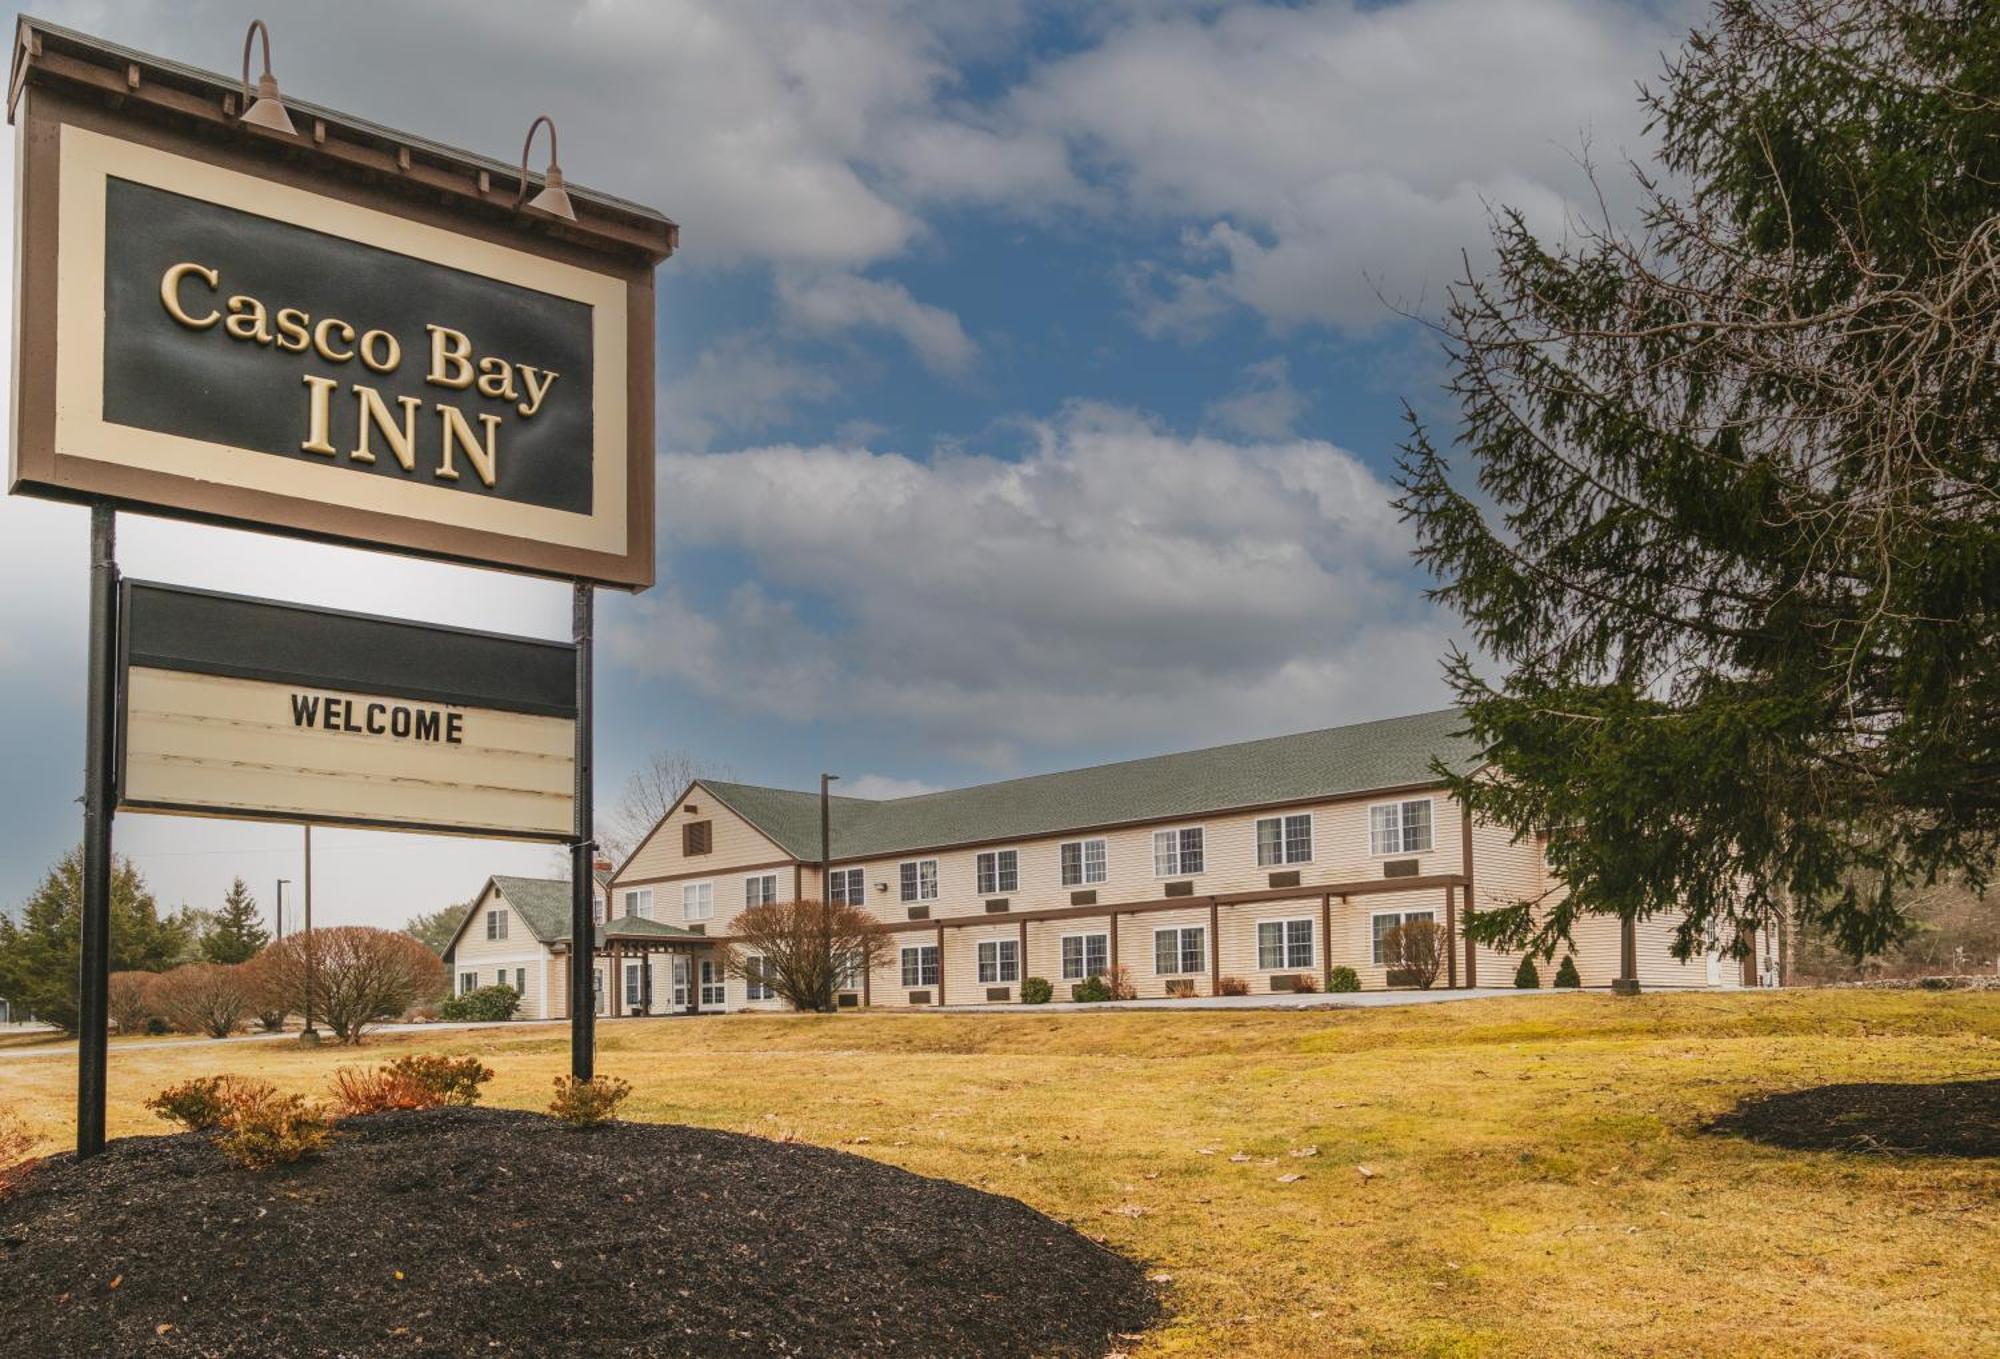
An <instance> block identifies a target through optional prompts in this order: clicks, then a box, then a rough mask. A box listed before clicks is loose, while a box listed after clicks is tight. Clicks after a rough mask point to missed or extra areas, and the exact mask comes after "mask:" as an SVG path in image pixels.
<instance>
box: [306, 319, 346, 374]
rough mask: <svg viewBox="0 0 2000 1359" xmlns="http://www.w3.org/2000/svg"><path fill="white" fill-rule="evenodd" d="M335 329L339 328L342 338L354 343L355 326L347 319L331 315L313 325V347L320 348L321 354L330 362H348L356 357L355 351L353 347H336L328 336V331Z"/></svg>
mask: <svg viewBox="0 0 2000 1359" xmlns="http://www.w3.org/2000/svg"><path fill="white" fill-rule="evenodd" d="M333 330H338V331H339V332H340V338H341V339H343V340H345V341H347V343H349V344H353V343H354V327H353V326H350V325H348V324H347V322H345V321H341V320H337V319H335V318H334V317H331V316H329V317H327V318H326V319H325V320H324V321H321V322H320V323H319V324H318V325H316V326H314V327H313V348H314V349H316V350H318V351H319V356H320V357H321V358H323V359H325V360H326V361H327V362H328V363H346V362H347V361H348V360H349V359H351V358H353V357H354V351H353V350H352V349H335V348H334V347H333V345H332V343H331V342H329V341H328V340H327V338H326V337H327V332H329V331H333Z"/></svg>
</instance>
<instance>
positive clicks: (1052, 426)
mask: <svg viewBox="0 0 2000 1359" xmlns="http://www.w3.org/2000/svg"><path fill="white" fill-rule="evenodd" d="M1033 435H1034V447H1033V449H1032V451H1031V452H1030V453H1029V454H1028V455H1027V456H1025V457H1023V458H1021V459H1020V460H1018V461H1009V460H1006V459H1001V458H996V457H988V456H980V455H969V454H964V453H957V452H949V451H941V452H938V453H935V454H934V455H933V456H932V458H931V460H930V461H929V462H921V461H918V460H916V459H913V458H909V457H905V456H901V455H898V454H893V453H880V452H871V451H867V450H862V449H855V448H839V447H826V446H820V447H795V446H775V447H768V448H758V449H750V450H746V451H743V452H738V453H728V454H710V455H706V456H670V457H665V458H662V459H661V462H660V484H661V504H662V507H663V515H664V516H665V522H664V524H663V529H664V531H665V533H666V534H667V536H668V539H669V541H670V542H671V543H672V544H674V545H677V546H721V547H725V548H729V549H732V550H736V551H740V552H742V553H744V554H746V555H747V556H748V557H749V558H750V559H751V561H752V562H753V564H754V581H753V583H750V584H746V585H743V586H741V587H739V588H738V589H737V590H736V591H735V592H734V594H733V595H732V596H731V597H730V598H729V599H728V600H727V602H726V604H725V605H724V606H723V607H722V608H720V609H717V610H715V611H713V612H704V611H702V610H701V609H699V608H697V607H695V606H694V605H693V604H691V603H690V601H689V600H688V599H687V598H686V597H684V596H682V595H680V594H678V593H676V592H674V591H673V590H672V588H671V587H663V588H661V589H656V590H655V591H654V592H653V593H652V594H650V595H648V596H644V597H642V598H641V599H639V600H638V601H635V607H634V608H632V609H629V610H626V611H624V616H623V619H622V621H621V623H620V624H619V626H618V627H617V628H615V629H612V630H611V633H610V635H609V636H608V637H607V646H608V647H609V648H610V649H611V652H612V654H613V655H614V656H615V657H617V658H618V660H619V661H620V663H621V664H627V665H631V666H633V667H636V668H638V669H641V670H643V671H648V672H650V673H655V674H660V675H665V676H669V677H672V678H674V679H677V680H679V681H682V682H684V683H687V684H689V685H691V686H693V687H694V688H695V689H696V690H697V691H698V692H700V693H703V694H705V695H708V696H710V697H713V698H715V699H717V700H718V701H722V702H725V703H728V704H731V705H733V706H736V707H738V708H739V709H742V710H746V711H750V712H753V713H762V714H772V715H777V716H780V717H782V718H784V719H786V720H794V721H812V720H824V719H835V720H839V719H849V718H876V719H884V720H890V721H893V722H895V723H896V724H898V726H899V727H903V728H906V729H908V730H910V731H911V732H912V734H913V735H914V736H916V737H917V738H918V739H921V740H923V741H925V742H927V743H928V744H929V745H930V746H931V747H932V748H933V749H946V750H951V751H953V752H956V753H960V754H963V755H966V756H968V757H970V758H979V759H982V760H985V761H987V762H989V763H995V764H1000V763H1005V762H1006V761H1007V760H1008V759H1010V758H1012V755H1013V753H1014V752H1017V751H1018V750H1020V749H1021V748H1023V747H1036V748H1043V749H1052V750H1058V751H1059V750H1060V749H1061V748H1063V747H1064V746H1066V745H1071V744H1074V743H1077V742H1089V743H1092V744H1095V745H1109V744H1116V743H1119V742H1129V741H1134V740H1143V741H1145V742H1147V743H1149V744H1153V745H1158V746H1160V747H1161V748H1170V747H1174V746H1186V745H1192V744H1196V743H1198V742H1200V741H1204V740H1209V739H1227V738H1231V737H1236V736H1244V735H1254V734H1260V733H1261V734H1269V733H1271V732H1274V731H1280V730H1284V729H1287V728H1305V727H1311V726H1319V725H1329V724H1332V723H1336V722H1340V721H1345V720H1350V719H1354V718H1360V717H1366V716H1377V715H1383V714H1387V713H1395V712H1403V711H1409V710H1411V709H1413V708H1418V707H1422V706H1425V705H1427V704H1429V703H1432V702H1434V701H1437V700H1438V699H1439V698H1441V696H1442V689H1441V686H1440V684H1439V681H1438V676H1437V657H1438V652H1439V650H1440V647H1441V645H1442V641H1441V638H1442V627H1441V624H1440V621H1439V619H1438V618H1437V617H1436V616H1435V615H1434V613H1433V612H1432V611H1431V610H1430V608H1429V607H1428V606H1427V605H1425V604H1423V602H1422V601H1421V598H1420V596H1419V592H1418V589H1417V588H1416V587H1415V586H1414V585H1413V584H1412V583H1411V582H1410V581H1409V580H1408V579H1407V578H1406V577H1407V566H1406V554H1407V551H1408V547H1409V543H1408V538H1407V535H1406V532H1405V530H1404V528H1403V526H1402V525H1400V524H1399V523H1398V522H1397V519H1396V516H1395V513H1394V511H1393V510H1392V509H1391V508H1390V506H1389V504H1388V500H1389V495H1390V492H1389V489H1388V488H1387V487H1386V486H1385V485H1384V484H1383V483H1382V482H1381V481H1380V480H1379V479H1377V478H1376V477H1375V476H1374V475H1373V474H1372V473H1371V472H1370V471H1369V470H1368V469H1367V468H1366V467H1364V466H1363V465H1362V464H1361V463H1360V462H1359V461H1358V460H1357V459H1356V458H1354V457H1353V456H1352V455H1351V454H1348V453H1346V452H1344V451H1342V450H1341V449H1339V448H1336V447H1334V446H1333V445H1331V444H1327V443H1324V442H1319V441H1315V440H1305V439H1289V440H1273V441H1266V442H1233V441H1229V440H1224V439H1218V438H1206V437H1197V438H1182V437H1176V436H1174V435H1172V434H1169V433H1167V432H1165V431H1163V430H1161V429H1160V428H1158V427H1157V426H1155V425H1154V424H1152V423H1150V422H1149V421H1147V420H1145V419H1143V418H1142V417H1140V416H1138V415H1135V414H1133V413H1132V412H1129V411H1124V410H1117V409H1110V408H1105V407H1095V406H1076V407H1073V408H1071V409H1070V410H1068V411H1067V412H1066V413H1065V414H1064V415H1063V416H1062V417H1061V418H1060V419H1058V420H1055V421H1053V422H1049V423H1047V424H1043V425H1040V426H1037V427H1035V429H1034V430H1033ZM669 639H670V640H671V645H663V644H662V643H663V642H664V641H666V640H669Z"/></svg>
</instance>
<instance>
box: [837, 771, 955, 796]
mask: <svg viewBox="0 0 2000 1359" xmlns="http://www.w3.org/2000/svg"><path fill="white" fill-rule="evenodd" d="M837 791H838V792H840V793H841V794H842V795H843V796H846V797H866V798H892V797H917V796H918V795H920V794H923V793H935V792H937V791H938V785H936V784H934V783H925V782H924V781H923V780H922V779H899V778H895V777H893V776H891V775H888V774H862V775H860V776H858V777H856V778H851V779H842V780H841V781H840V787H839V789H838V790H837Z"/></svg>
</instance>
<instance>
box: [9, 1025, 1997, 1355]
mask: <svg viewBox="0 0 2000 1359" xmlns="http://www.w3.org/2000/svg"><path fill="white" fill-rule="evenodd" d="M406 1051H458V1052H473V1053H476V1054H478V1055H479V1056H480V1057H482V1058H483V1059H484V1060H485V1061H486V1062H487V1063H488V1064H490V1065H491V1066H493V1067H494V1068H495V1069H496V1070H497V1071H498V1073H499V1075H498V1078H497V1079H496V1080H495V1081H494V1082H493V1083H492V1084H491V1085H490V1086H489V1087H488V1089H487V1102H488V1103H495V1104H503V1105H514V1106H519V1107H523V1108H540V1107H542V1106H543V1105H545V1104H546V1103H547V1100H548V1094H549V1090H550V1079H551V1077H553V1076H554V1075H556V1074H557V1073H559V1072H561V1071H563V1070H565V1069H566V1064H567V1059H566V1035H565V1033H564V1031H563V1030H561V1029H560V1028H550V1027H543V1026H537V1027H529V1026H521V1027H517V1028H508V1029H504V1030H484V1031H478V1032H472V1033H440V1034H437V1035H435V1036H424V1037H421V1038H417V1039H407V1038H400V1037H398V1038H385V1039H382V1040H380V1041H377V1042H375V1043H372V1044H371V1045H370V1050H369V1055H371V1056H379V1057H388V1056H393V1055H396V1054H399V1053H402V1052H406ZM354 1059H355V1054H354V1053H353V1051H352V1050H342V1049H335V1048H327V1049H321V1050H319V1051H317V1052H306V1051H301V1050H299V1049H296V1048H293V1047H291V1046H290V1045H289V1044H284V1045H277V1044H258V1043H240V1042H239V1043H238V1044H237V1045H236V1046H234V1047H231V1048H223V1047H206V1048H201V1047H182V1048H164V1049H160V1050H158V1051H152V1052H148V1051H146V1050H145V1049H144V1048H142V1047H138V1046H134V1047H132V1048H130V1049H128V1050H126V1051H123V1052H118V1053H115V1054H114V1058H113V1062H112V1087H111V1096H112V1119H111V1133H112V1135H114V1136H118V1135H124V1134H130V1133H152V1132H157V1131H161V1130H162V1129H161V1125H159V1124H158V1123H156V1122H155V1121H154V1120H153V1119H152V1117H151V1115H149V1114H147V1113H146V1112H145V1111H144V1110H143V1109H141V1108H140V1107H139V1101H140V1100H141V1099H143V1098H144V1097H145V1096H146V1095H149V1094H151V1093H153V1092H154V1091H155V1090H157V1089H158V1088H159V1087H160V1086H162V1085H164V1084H166V1083H167V1082H169V1081H171V1080H175V1079H179V1078H182V1077H185V1076H188V1075H195V1074H203V1073H206V1072H210V1071H218V1070H229V1071H235V1072H240V1073H242V1074H245V1075H251V1076H256V1077H260V1078H262V1079H265V1080H270V1081H274V1082H276V1083H277V1084H278V1085H279V1086H280V1087H281V1088H285V1089H294V1090H302V1091H309V1092H314V1093H317V1092H319V1091H322V1090H324V1089H325V1087H326V1084H327V1079H328V1077H329V1075H330V1074H331V1072H332V1070H333V1069H334V1068H335V1067H336V1066H340V1065H343V1064H347V1063H351V1062H353V1061H354ZM598 1069H599V1070H600V1071H602V1072H605V1073H607V1074H610V1075H616V1076H623V1077H625V1078H627V1079H629V1080H630V1081H631V1082H632V1084H633V1087H634V1092H633V1096H632V1098H631V1100H630V1102H629V1103H628V1104H627V1106H626V1108H625V1109H624V1110H623V1113H624V1116H626V1117H628V1118H637V1119H654V1120H673V1121H682V1122H688V1123H698V1124H707V1125H711V1126H716V1127H722V1128H730V1129H736V1130H748V1131H754V1132H758V1133H762V1134H765V1135H769V1136H796V1137H799V1138H801V1139H804V1140H807V1141H812V1142H819V1143H825V1144H828V1145H835V1146H842V1147H845V1148H847V1149H849V1150H852V1151H854V1152H857V1153H859V1154H861V1155H864V1156H872V1157H876V1158H879V1159H882V1160H886V1161H890V1162H893V1163H895V1164H897V1165H900V1166H904V1167H907V1168H909V1169H911V1170H914V1171H918V1172H920V1173H923V1174H927V1175H939V1176H945V1177H948V1178H951V1179H955V1180H960V1181H963V1182H966V1183H970V1184H975V1185H979V1186H982V1187H985V1188H989V1189H992V1190H995V1191H997V1192H999V1193H1004V1194H1011V1195H1015V1196H1017V1197H1019V1198H1022V1199H1025V1200H1026V1201H1027V1202H1029V1203H1031V1204H1033V1205H1035V1206H1036V1207H1039V1208H1041V1209H1043V1210H1045V1211H1047V1212H1049V1213H1052V1214H1054V1215H1056V1216H1058V1217H1061V1218H1064V1219H1067V1220H1069V1221H1071V1222H1074V1223H1076V1224H1077V1225H1078V1226H1080V1227H1081V1228H1082V1229H1083V1230H1085V1231H1088V1232H1092V1233H1095V1234H1099V1235H1102V1236H1104V1237H1106V1238H1108V1239H1109V1240H1110V1241H1112V1242H1113V1243H1115V1244H1116V1245H1118V1246H1119V1247H1120V1248H1122V1249H1125V1250H1128V1251H1131V1252H1134V1253H1136V1254H1138V1255H1140V1256H1142V1257H1144V1258H1145V1259H1147V1260H1148V1261H1150V1262H1152V1263H1153V1264H1154V1265H1155V1267H1156V1268H1157V1269H1158V1270H1159V1271H1160V1272H1162V1273H1166V1274H1170V1275H1171V1276H1172V1280H1171V1282H1170V1283H1169V1284H1168V1285H1167V1294H1168V1298H1169V1301H1170V1305H1171V1307H1172V1309H1173V1311H1174V1318H1173V1320H1172V1321H1171V1322H1170V1323H1169V1324H1168V1325H1167V1326H1166V1327H1165V1328H1164V1329H1163V1330H1161V1331H1159V1332H1157V1333H1155V1334H1154V1335H1152V1336H1150V1337H1149V1338H1148V1339H1147V1340H1145V1341H1144V1342H1142V1343H1140V1344H1138V1345H1137V1346H1135V1350H1136V1351H1137V1352H1138V1353H1140V1354H1146V1355H1169V1354H1171V1355H1215V1354H1230V1355H1272V1356H1278V1355H1284V1356H1291V1355H1313V1354H1333V1355H1341V1354H1418V1355H1461V1354H1466V1355H1469V1354H1508V1355H1513V1354H1550V1355H1563V1356H1571V1355H1578V1354H1607V1355H1610V1354H1616V1355H1687V1354H1758V1355H1805V1354H1812V1355H1826V1354H1851V1355H1891V1354H1893V1355H1924V1354H1936V1355H1954V1356H1962V1355H1966V1354H1973V1353H1987V1354H1991V1353H1995V1352H1996V1351H1995V1347H1994V1340H1993V1337H1994V1336H1996V1335H2000V1164H1996V1163H1995V1162H1992V1161H1959V1162H1948V1161H1942V1160H1928V1159H1919V1158H1907V1159H1901V1160H1878V1159H1866V1158H1857V1157H1849V1156H1842V1155H1834V1154H1825V1153H1791V1152H1784V1151H1777V1150H1772V1149H1769V1148H1763V1147H1758V1146H1753V1145H1749V1144H1746V1143H1741V1142H1735V1141H1730V1140H1725V1139H1721V1138H1716V1137H1712V1136H1708V1135H1705V1134H1702V1133H1700V1132H1699V1131H1698V1128H1699V1126H1700V1125H1701V1124H1702V1123H1703V1122H1704V1121H1705V1120H1706V1119H1707V1118H1708V1117H1709V1116H1711V1115H1713V1114H1715V1113H1718V1112H1720V1111H1722V1110H1723V1109H1726V1108H1728V1107H1729V1106H1731V1105H1732V1104H1733V1103H1734V1102H1735V1101H1736V1100H1737V1099H1738V1098H1739V1097H1740V1096H1743V1095H1745V1094H1749V1093H1754V1092H1757V1091H1764V1090H1780V1089H1790V1088H1795V1087H1798V1086H1804V1085H1813V1084H1819V1083H1822V1082H1827V1081H1861V1080H1866V1081H1926V1080H1935V1079H1944V1078H1965V1077H1972V1076H1990V1075H1994V1074H1996V1073H2000V996H1993V995H1983V996H1982V995H1965V994H1958V995H1930V994H1914V993H1855V992H1791V993H1781V994H1762V995H1760V994H1746V995H1727V996H1649V997H1645V998H1642V999H1640V1000H1638V1001H1617V1000H1613V999H1611V998H1609V997H1605V996H1597V995H1580V996H1566V997H1546V996H1545V997H1534V998H1528V997H1523V998H1519V999H1503V1000H1494V1001H1480V1002H1469V1003H1465V1004H1458V1005H1450V1006H1435V1007H1427V1008H1415V1009H1395V1010H1369V1011H1346V1012H1284V1013H1280V1012H1254V1013H1242V1012H1239V1013H1227V1012H1213V1011H1186V1012H1166V1013H1161V1012H1130V1011H1128V1012H1125V1013H1109V1014H1054V1015H1051V1014H1027V1013H1024V1014H1020V1015H1012V1014H1008V1015H908V1016H899V1015H886V1014H878V1015H865V1016H854V1015H844V1016H829V1017H814V1018H789V1017H786V1018H779V1017H772V1018H762V1017H750V1016H732V1017H729V1018H715V1019H707V1020H699V1021H686V1020H651V1021H623V1022H620V1023H615V1024H610V1025H606V1026H604V1028H603V1029H602V1030H601V1031H600V1043H599V1064H598ZM74 1079H75V1078H74V1074H73V1066H72V1064H71V1063H70V1062H69V1061H68V1060H65V1059H58V1058H53V1057H37V1058H29V1059H23V1060H18V1061H5V1062H0V1090H5V1091H6V1092H7V1093H8V1094H9V1095H11V1096H13V1097H14V1098H15V1099H16V1100H17V1101H18V1102H19V1105H20V1110H19V1111H20V1112H21V1113H22V1114H23V1115H24V1116H25V1117H26V1118H27V1119H28V1120H29V1121H30V1123H31V1125H33V1126H35V1127H36V1128H37V1130H38V1131H40V1132H42V1133H43V1134H44V1135H46V1136H47V1137H49V1138H51V1139H52V1140H55V1141H58V1142H62V1141H66V1140H67V1138H68V1135H69V1134H68V1129H67V1127H66V1123H67V1119H68V1116H69V1101H70V1100H71V1098H72V1092H73V1089H74V1085H73V1083H74ZM1307 1147H1315V1148H1317V1150H1318V1154H1317V1155H1316V1156H1311V1157H1301V1156H1293V1155H1291V1154H1290V1153H1292V1152H1293V1151H1295V1150H1302V1149H1304V1148H1307ZM1204 1148H1206V1149H1211V1150H1212V1151H1213V1152H1214V1154H1213V1155H1202V1154H1201V1151H1202V1149H1204ZM1238 1154H1241V1155H1244V1156H1247V1157H1248V1158H1249V1159H1247V1160H1240V1161H1239V1160H1232V1159H1231V1158H1232V1157H1233V1156H1235V1155H1238ZM1357 1165H1367V1166H1368V1167H1370V1168H1371V1169H1372V1170H1373V1171H1374V1172H1375V1173H1374V1174H1373V1176H1372V1178H1364V1177H1363V1176H1362V1175H1361V1174H1360V1173H1358V1172H1357V1170H1356V1169H1355V1167H1356V1166H1357ZM1288 1175H1302V1176H1303V1178H1299V1179H1296V1180H1293V1181H1291V1182H1289V1183H1284V1182H1281V1180H1280V1177H1281V1176H1288Z"/></svg>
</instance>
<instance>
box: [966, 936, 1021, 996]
mask: <svg viewBox="0 0 2000 1359" xmlns="http://www.w3.org/2000/svg"><path fill="white" fill-rule="evenodd" d="M973 958H974V960H975V963H976V965H977V967H978V969H979V984H980V985H981V986H1001V985H1004V984H1008V983H1012V982H1017V981H1019V980H1021V941H1020V940H1019V939H1017V938H996V939H981V940H980V941H979V942H978V944H977V945H975V947H974V953H973Z"/></svg>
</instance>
